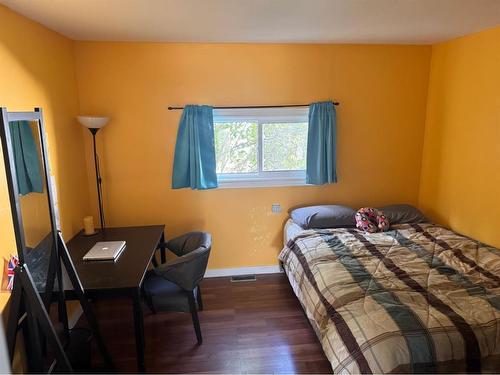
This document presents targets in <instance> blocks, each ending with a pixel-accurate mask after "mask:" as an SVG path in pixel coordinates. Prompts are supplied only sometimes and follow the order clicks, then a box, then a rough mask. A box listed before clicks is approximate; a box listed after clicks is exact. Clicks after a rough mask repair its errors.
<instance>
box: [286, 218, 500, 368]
mask: <svg viewBox="0 0 500 375" xmlns="http://www.w3.org/2000/svg"><path fill="white" fill-rule="evenodd" d="M279 258H280V260H281V261H282V262H283V266H284V268H285V271H286V273H287V275H288V278H289V280H290V283H291V285H292V288H293V289H294V292H295V294H296V295H297V297H298V298H299V300H300V302H301V303H302V306H303V307H304V310H305V312H306V314H307V316H308V318H309V319H310V320H311V322H312V325H313V327H314V329H315V330H316V333H317V335H318V337H319V339H320V341H321V344H322V346H323V349H324V351H325V354H326V356H327V357H328V359H329V360H330V362H331V364H332V367H333V370H334V372H335V373H388V372H436V371H443V370H444V371H453V372H464V371H467V372H469V371H474V372H476V371H481V370H482V371H492V372H500V250H498V249H495V248H491V247H488V246H486V245H484V244H481V243H479V242H477V241H474V240H472V239H469V238H466V237H463V236H460V235H458V234H456V233H454V232H452V231H450V230H447V229H445V228H442V227H440V226H436V225H433V224H427V223H425V224H402V225H395V226H393V227H392V228H391V230H390V231H389V232H385V233H375V234H367V233H364V232H361V231H359V230H357V229H347V228H341V229H322V230H307V231H303V232H301V233H300V234H298V235H297V236H296V237H295V238H294V239H291V240H290V241H289V242H288V244H287V246H285V248H284V249H283V250H282V251H281V253H280V255H279Z"/></svg>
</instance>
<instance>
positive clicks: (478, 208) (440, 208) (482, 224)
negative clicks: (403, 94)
mask: <svg viewBox="0 0 500 375" xmlns="http://www.w3.org/2000/svg"><path fill="white" fill-rule="evenodd" d="M499 144H500V27H499V28H495V29H492V30H487V31H483V32H480V33H477V34H473V35H469V36H466V37H463V38H459V39H455V40H452V41H449V42H445V43H440V44H438V45H435V46H433V49H432V64H431V73H430V81H429V94H428V105H427V120H426V130H425V149H424V154H423V167H422V178H421V189H420V199H419V201H420V205H421V207H422V208H423V209H424V211H425V213H427V214H428V215H429V216H430V217H431V218H432V219H434V220H436V221H437V222H440V223H442V224H445V225H447V226H450V227H451V228H452V229H454V230H456V231H458V232H461V233H464V234H466V235H469V236H472V237H474V238H477V239H479V240H481V241H484V242H486V243H488V244H491V245H494V246H500V229H499V223H500V221H499V217H500V198H499V196H498V192H499V186H500V146H499Z"/></svg>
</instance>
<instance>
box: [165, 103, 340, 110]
mask: <svg viewBox="0 0 500 375" xmlns="http://www.w3.org/2000/svg"><path fill="white" fill-rule="evenodd" d="M339 104H340V103H339V102H333V105H339ZM290 107H309V104H284V105H245V106H235V107H232V106H222V107H213V108H214V109H247V108H290ZM173 109H184V107H168V110H169V111H171V110H173Z"/></svg>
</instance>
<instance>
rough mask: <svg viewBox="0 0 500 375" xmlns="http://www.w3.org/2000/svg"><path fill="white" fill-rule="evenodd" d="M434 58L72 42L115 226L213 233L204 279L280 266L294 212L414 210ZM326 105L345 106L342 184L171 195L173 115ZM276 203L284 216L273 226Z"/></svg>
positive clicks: (419, 51) (384, 49)
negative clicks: (408, 206) (223, 271)
mask: <svg viewBox="0 0 500 375" xmlns="http://www.w3.org/2000/svg"><path fill="white" fill-rule="evenodd" d="M430 52H431V48H430V47H429V46H373V45H371V46H370V45H356V46H354V45H251V44H245V45H238V44H155V43H99V42H95V43H94V42H76V44H75V54H76V63H77V80H78V90H79V100H80V107H81V112H82V113H94V114H107V115H109V116H110V117H111V121H110V123H109V125H107V126H106V127H105V128H104V129H103V130H102V132H101V133H99V134H98V137H99V138H100V140H101V141H102V151H101V154H102V158H103V163H104V170H103V174H104V190H105V199H106V214H107V217H108V222H109V224H110V225H141V224H147V223H150V224H153V223H165V224H166V225H167V235H168V236H169V237H172V236H174V235H177V234H180V233H182V232H185V231H188V230H194V229H200V230H208V231H210V232H212V234H213V238H214V246H213V251H212V254H211V259H210V264H209V267H210V268H231V267H241V266H257V265H271V264H276V263H277V259H276V256H277V254H278V252H279V250H280V249H281V246H282V226H283V223H284V221H285V218H286V216H287V213H286V211H287V209H288V208H290V207H293V206H297V205H306V204H310V203H327V202H329V203H341V204H351V205H353V206H355V207H358V206H360V205H378V204H385V203H394V202H409V203H413V204H416V203H417V199H418V185H419V178H420V164H421V149H422V142H423V129H424V121H425V106H426V95H427V83H428V68H429V62H430ZM324 99H335V100H339V101H340V103H341V105H340V107H338V174H339V183H338V184H335V185H330V186H324V187H289V188H267V189H217V190H210V191H191V190H187V189H183V190H172V189H171V188H170V185H171V172H172V160H173V153H174V145H175V137H176V133H177V127H178V121H179V117H180V111H168V110H167V106H168V105H173V104H174V105H180V104H186V103H206V104H212V105H218V104H219V105H248V104H280V103H309V102H312V101H317V100H324ZM88 146H90V144H88ZM88 161H89V164H88V168H89V170H90V171H93V165H92V164H91V163H90V158H88ZM90 173H92V172H90ZM90 184H91V185H90V187H91V189H92V190H91V191H93V190H95V187H94V185H93V182H90ZM91 194H92V193H91ZM275 202H277V203H281V204H282V206H283V208H284V210H283V213H282V214H279V215H273V214H271V204H272V203H275ZM94 217H96V218H97V213H96V212H94Z"/></svg>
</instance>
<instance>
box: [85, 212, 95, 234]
mask: <svg viewBox="0 0 500 375" xmlns="http://www.w3.org/2000/svg"><path fill="white" fill-rule="evenodd" d="M83 228H84V232H85V234H86V235H87V236H90V235H91V234H94V232H95V231H94V218H93V217H92V216H85V217H84V218H83Z"/></svg>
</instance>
